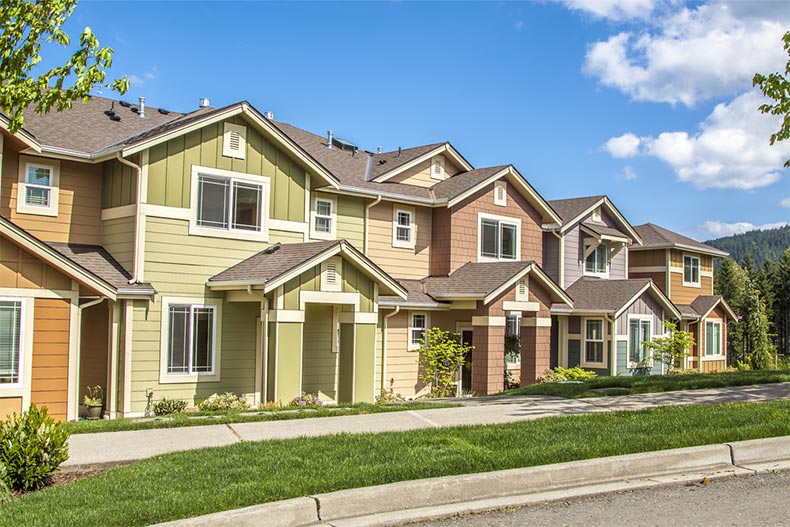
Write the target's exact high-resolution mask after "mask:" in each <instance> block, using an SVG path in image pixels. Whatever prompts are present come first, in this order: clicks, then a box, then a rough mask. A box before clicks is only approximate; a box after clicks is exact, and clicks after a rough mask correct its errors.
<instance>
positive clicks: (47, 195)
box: [25, 164, 53, 209]
mask: <svg viewBox="0 0 790 527" xmlns="http://www.w3.org/2000/svg"><path fill="white" fill-rule="evenodd" d="M52 172H53V171H52V167H44V166H37V165H33V164H28V165H27V175H26V176H25V205H27V206H28V207H44V208H47V209H48V208H49V207H50V206H51V205H52Z"/></svg>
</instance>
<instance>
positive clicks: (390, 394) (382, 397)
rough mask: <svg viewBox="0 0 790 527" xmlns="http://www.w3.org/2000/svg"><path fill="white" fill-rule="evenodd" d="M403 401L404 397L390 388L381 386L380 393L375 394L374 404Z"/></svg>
mask: <svg viewBox="0 0 790 527" xmlns="http://www.w3.org/2000/svg"><path fill="white" fill-rule="evenodd" d="M405 401H406V399H404V398H403V396H402V395H401V394H399V393H398V392H396V391H395V390H393V389H392V388H390V389H389V390H387V389H384V388H382V389H381V393H380V394H379V395H377V396H376V404H390V403H402V402H405Z"/></svg>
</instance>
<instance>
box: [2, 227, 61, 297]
mask: <svg viewBox="0 0 790 527" xmlns="http://www.w3.org/2000/svg"><path fill="white" fill-rule="evenodd" d="M0 287H8V288H23V289H47V290H51V291H69V290H71V279H70V278H69V277H67V276H66V275H64V274H62V273H61V272H60V271H57V270H56V269H53V268H52V267H50V266H48V265H47V264H45V263H44V262H42V261H41V260H39V259H38V258H36V257H35V256H33V255H32V254H30V253H28V252H27V251H24V250H22V249H21V248H19V247H17V246H16V245H14V244H13V243H11V242H10V241H8V240H7V239H5V238H0Z"/></svg>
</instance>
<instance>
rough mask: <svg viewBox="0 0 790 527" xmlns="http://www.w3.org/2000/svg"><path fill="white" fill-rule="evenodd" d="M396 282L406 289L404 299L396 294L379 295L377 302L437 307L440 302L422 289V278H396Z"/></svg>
mask: <svg viewBox="0 0 790 527" xmlns="http://www.w3.org/2000/svg"><path fill="white" fill-rule="evenodd" d="M398 283H400V285H402V286H403V288H404V289H405V290H406V294H407V296H406V300H402V299H401V298H399V297H397V296H389V295H381V296H379V303H380V304H383V305H409V306H425V307H437V306H439V305H441V304H442V302H437V301H436V300H435V299H434V298H433V297H431V296H430V295H429V294H427V293H426V292H425V291H423V284H422V280H398Z"/></svg>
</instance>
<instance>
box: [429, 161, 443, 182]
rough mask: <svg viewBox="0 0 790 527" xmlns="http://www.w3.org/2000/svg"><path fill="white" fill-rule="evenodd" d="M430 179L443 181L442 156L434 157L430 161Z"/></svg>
mask: <svg viewBox="0 0 790 527" xmlns="http://www.w3.org/2000/svg"><path fill="white" fill-rule="evenodd" d="M431 178H432V179H444V158H443V157H442V156H438V157H434V158H433V160H432V161H431Z"/></svg>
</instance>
